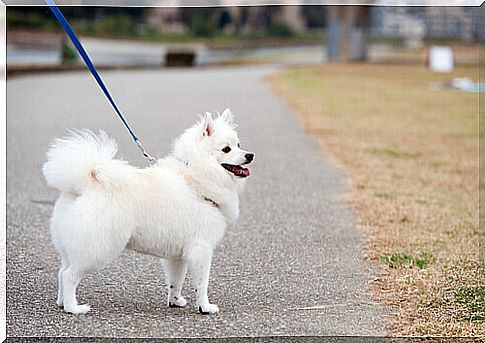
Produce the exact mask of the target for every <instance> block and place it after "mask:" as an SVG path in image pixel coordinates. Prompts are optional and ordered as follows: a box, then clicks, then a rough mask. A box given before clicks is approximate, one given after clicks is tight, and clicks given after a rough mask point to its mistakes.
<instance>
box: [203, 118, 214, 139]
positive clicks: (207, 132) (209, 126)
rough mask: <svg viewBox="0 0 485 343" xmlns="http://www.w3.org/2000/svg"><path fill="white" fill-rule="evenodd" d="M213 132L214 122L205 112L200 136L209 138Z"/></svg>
mask: <svg viewBox="0 0 485 343" xmlns="http://www.w3.org/2000/svg"><path fill="white" fill-rule="evenodd" d="M213 131H214V120H213V119H212V114H210V113H209V112H205V114H204V117H203V118H202V136H211V135H212V132H213Z"/></svg>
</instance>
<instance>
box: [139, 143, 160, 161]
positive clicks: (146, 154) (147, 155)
mask: <svg viewBox="0 0 485 343" xmlns="http://www.w3.org/2000/svg"><path fill="white" fill-rule="evenodd" d="M135 143H136V145H137V146H138V149H140V151H141V153H142V154H143V157H145V158H146V159H147V160H148V164H153V163H155V162H156V161H157V159H156V158H155V157H153V156H152V155H150V154H149V153H148V152H147V151H146V150H145V148H144V147H143V145H141V143H140V141H139V140H138V139H137V140H136V141H135Z"/></svg>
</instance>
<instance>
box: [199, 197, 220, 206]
mask: <svg viewBox="0 0 485 343" xmlns="http://www.w3.org/2000/svg"><path fill="white" fill-rule="evenodd" d="M201 197H202V199H204V200H205V201H207V202H208V203H210V204H211V205H212V206H214V207H216V208H219V204H218V203H216V202H215V201H214V200H212V199H211V198H208V197H206V196H203V195H202V196H201Z"/></svg>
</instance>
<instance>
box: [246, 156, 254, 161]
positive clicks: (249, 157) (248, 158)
mask: <svg viewBox="0 0 485 343" xmlns="http://www.w3.org/2000/svg"><path fill="white" fill-rule="evenodd" d="M244 157H246V160H248V161H249V162H251V161H252V160H253V158H254V154H246V156H244Z"/></svg>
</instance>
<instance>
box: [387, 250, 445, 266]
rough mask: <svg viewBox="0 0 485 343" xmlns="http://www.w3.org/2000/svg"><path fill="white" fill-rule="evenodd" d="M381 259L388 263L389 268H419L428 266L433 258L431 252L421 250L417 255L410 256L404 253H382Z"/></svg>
mask: <svg viewBox="0 0 485 343" xmlns="http://www.w3.org/2000/svg"><path fill="white" fill-rule="evenodd" d="M382 259H383V261H385V262H386V263H388V264H389V266H390V267H391V268H413V267H418V268H420V269H423V268H426V267H428V265H429V264H430V263H432V262H433V261H434V260H435V258H434V256H433V255H432V254H431V253H428V252H422V253H420V254H419V255H418V256H412V255H409V254H405V253H394V254H391V255H384V256H383V257H382Z"/></svg>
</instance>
